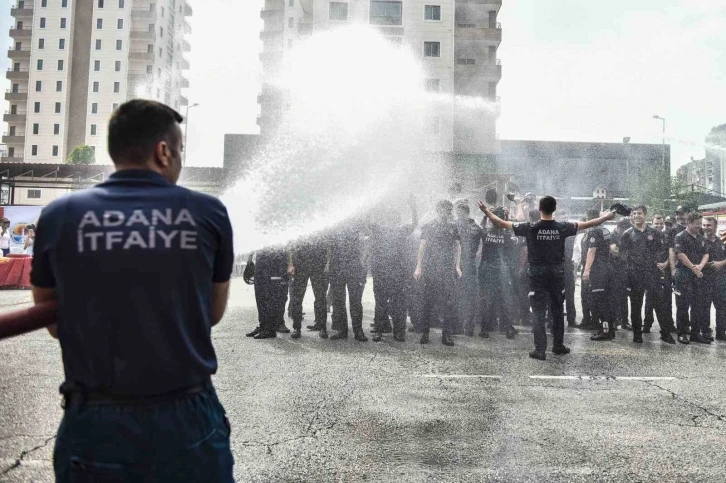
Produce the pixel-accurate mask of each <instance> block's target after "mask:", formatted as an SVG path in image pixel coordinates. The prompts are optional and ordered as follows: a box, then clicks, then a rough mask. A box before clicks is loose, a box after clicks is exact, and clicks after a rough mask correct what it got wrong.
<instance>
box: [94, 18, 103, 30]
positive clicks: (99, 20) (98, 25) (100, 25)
mask: <svg viewBox="0 0 726 483" xmlns="http://www.w3.org/2000/svg"><path fill="white" fill-rule="evenodd" d="M96 28H97V29H98V30H101V29H103V19H102V18H97V19H96Z"/></svg>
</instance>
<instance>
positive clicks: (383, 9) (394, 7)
mask: <svg viewBox="0 0 726 483" xmlns="http://www.w3.org/2000/svg"><path fill="white" fill-rule="evenodd" d="M370 17H371V23H372V24H373V25H403V8H402V7H401V2H389V1H382V0H371V12H370Z"/></svg>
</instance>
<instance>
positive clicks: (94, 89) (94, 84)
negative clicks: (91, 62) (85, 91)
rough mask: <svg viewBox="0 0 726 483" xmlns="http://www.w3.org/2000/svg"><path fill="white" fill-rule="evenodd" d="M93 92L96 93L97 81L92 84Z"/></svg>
mask: <svg viewBox="0 0 726 483" xmlns="http://www.w3.org/2000/svg"><path fill="white" fill-rule="evenodd" d="M93 92H98V81H95V82H94V83H93Z"/></svg>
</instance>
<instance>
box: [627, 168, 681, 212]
mask: <svg viewBox="0 0 726 483" xmlns="http://www.w3.org/2000/svg"><path fill="white" fill-rule="evenodd" d="M674 184H675V183H674V179H673V178H671V174H670V172H668V170H667V169H665V168H663V167H661V166H649V167H643V168H641V169H640V172H639V173H637V174H635V175H634V176H631V177H630V178H629V179H628V191H629V192H630V204H631V206H632V205H639V204H643V205H645V206H647V207H648V210H649V212H651V213H666V212H669V211H670V210H671V205H672V202H671V198H672V195H673V193H674V190H673V188H674Z"/></svg>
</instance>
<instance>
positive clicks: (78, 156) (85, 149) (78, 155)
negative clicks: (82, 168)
mask: <svg viewBox="0 0 726 483" xmlns="http://www.w3.org/2000/svg"><path fill="white" fill-rule="evenodd" d="M66 162H67V163H68V164H95V163H96V151H94V149H93V148H92V147H91V146H88V145H87V144H81V145H79V146H76V147H75V148H74V149H73V151H72V152H71V154H70V155H69V156H68V160H67V161H66Z"/></svg>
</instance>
